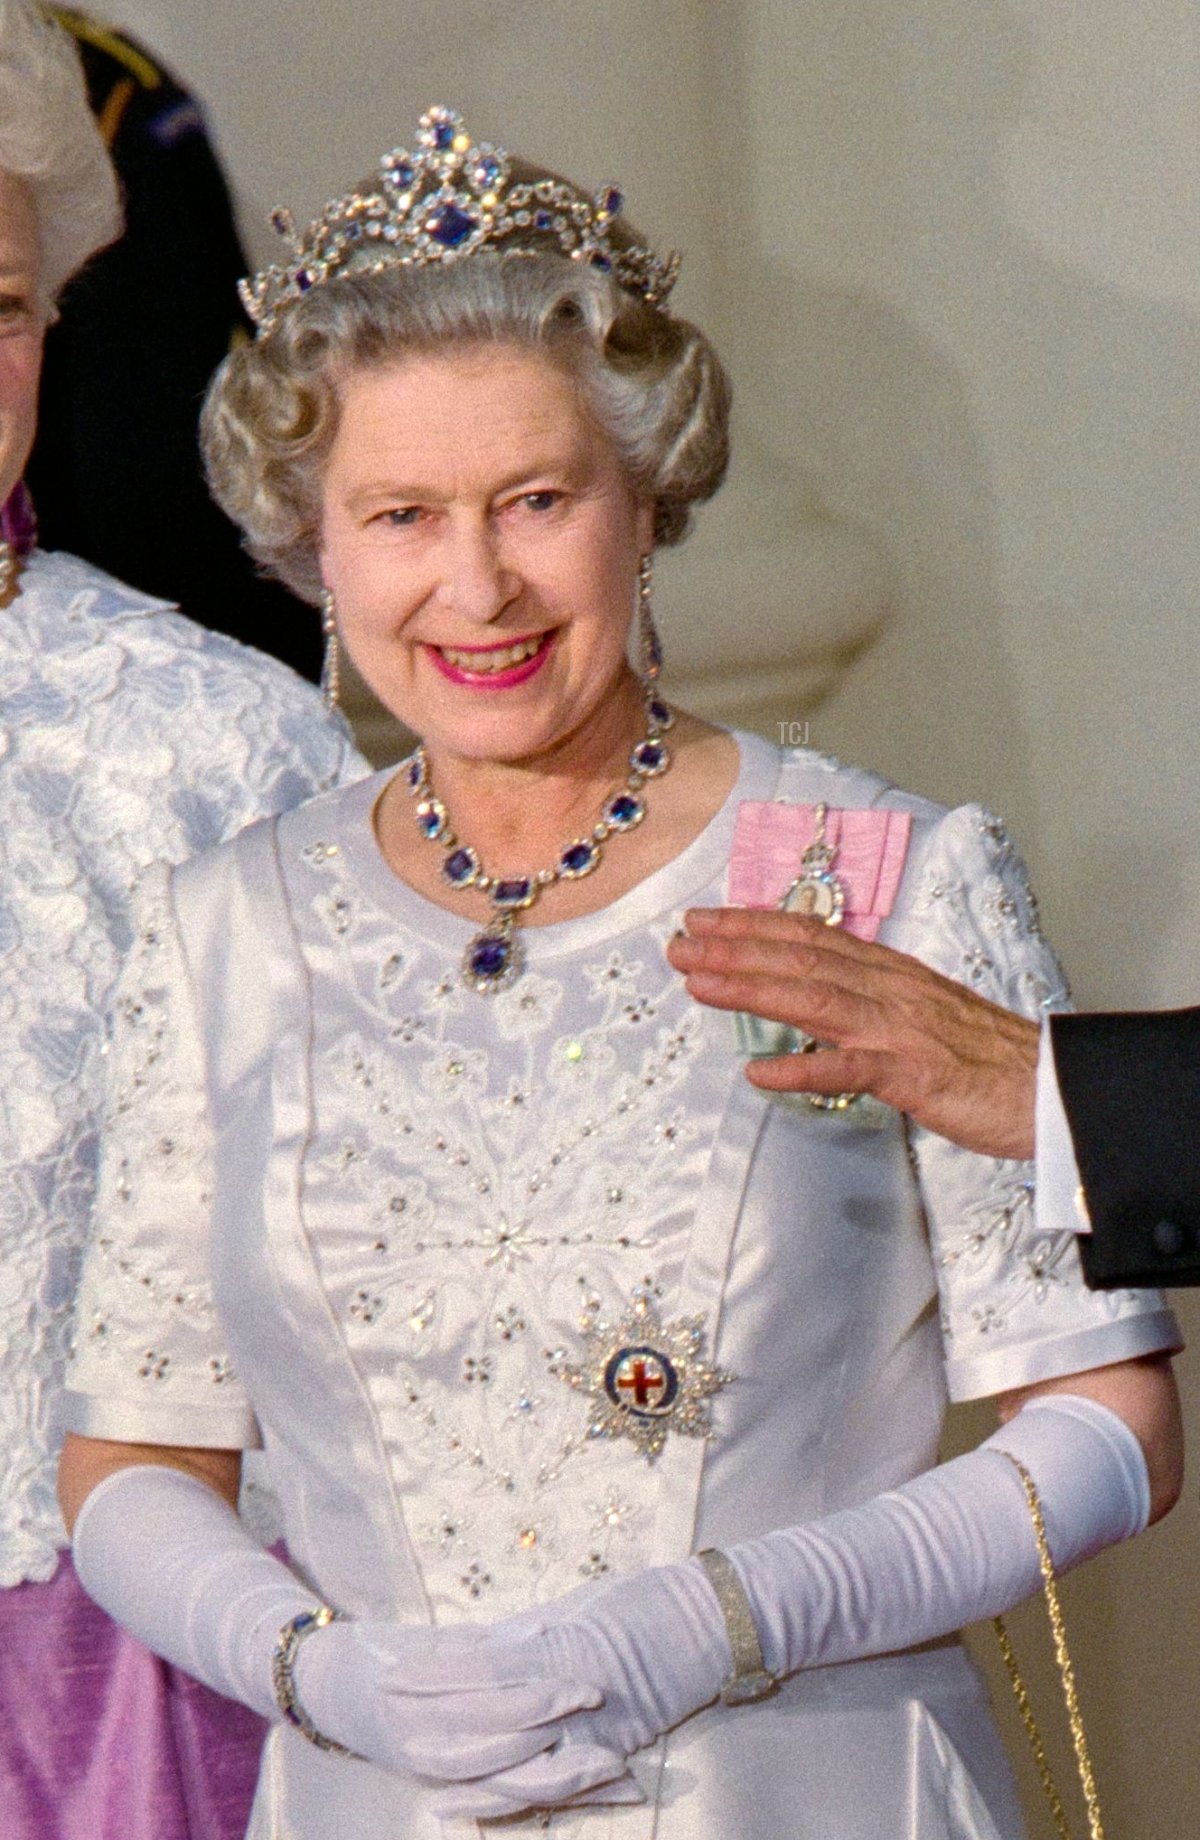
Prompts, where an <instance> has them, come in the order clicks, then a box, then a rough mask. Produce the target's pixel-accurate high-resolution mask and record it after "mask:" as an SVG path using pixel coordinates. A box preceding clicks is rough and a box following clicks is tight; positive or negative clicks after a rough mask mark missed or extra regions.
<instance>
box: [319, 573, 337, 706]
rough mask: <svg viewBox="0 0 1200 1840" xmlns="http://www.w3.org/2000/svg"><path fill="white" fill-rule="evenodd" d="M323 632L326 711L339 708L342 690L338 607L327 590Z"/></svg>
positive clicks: (322, 668)
mask: <svg viewBox="0 0 1200 1840" xmlns="http://www.w3.org/2000/svg"><path fill="white" fill-rule="evenodd" d="M321 631H322V632H323V633H324V635H325V656H324V658H323V659H322V661H321V695H322V696H323V697H324V698H325V707H326V709H328V710H330V711H332V710H334V709H336V708H337V706H338V692H339V691H340V689H341V659H340V657H339V654H338V627H337V607H336V605H335V603H334V598H333V594H332V592H331V591H330V589H328V588H326V590H325V592H324V594H322V596H321Z"/></svg>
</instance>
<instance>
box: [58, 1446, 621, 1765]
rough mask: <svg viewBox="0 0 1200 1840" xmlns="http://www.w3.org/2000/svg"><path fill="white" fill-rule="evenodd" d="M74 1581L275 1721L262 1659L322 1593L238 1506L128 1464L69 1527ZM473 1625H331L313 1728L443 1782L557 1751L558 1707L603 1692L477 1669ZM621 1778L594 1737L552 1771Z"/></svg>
mask: <svg viewBox="0 0 1200 1840" xmlns="http://www.w3.org/2000/svg"><path fill="white" fill-rule="evenodd" d="M74 1558H75V1567H76V1570H77V1572H78V1574H79V1577H80V1579H81V1581H82V1583H83V1585H84V1588H85V1589H86V1590H87V1591H88V1592H89V1593H90V1595H91V1596H92V1597H94V1598H95V1600H96V1602H97V1603H98V1604H100V1606H101V1607H102V1608H103V1609H105V1610H107V1611H108V1613H109V1615H110V1616H112V1617H114V1618H115V1619H116V1621H117V1622H118V1623H121V1624H123V1625H124V1627H125V1628H126V1629H129V1630H131V1631H132V1632H133V1634H134V1635H136V1636H138V1637H139V1638H140V1639H141V1640H142V1641H143V1642H145V1643H146V1645H147V1647H149V1648H152V1649H153V1650H154V1652H155V1653H156V1654H158V1655H162V1656H163V1657H165V1659H166V1660H168V1661H172V1662H174V1663H175V1664H176V1665H177V1666H178V1667H181V1668H183V1669H185V1670H186V1671H187V1672H188V1673H189V1674H194V1675H195V1676H196V1677H197V1679H199V1680H203V1681H204V1682H205V1683H206V1684H207V1685H208V1686H210V1687H214V1688H215V1689H216V1690H217V1692H218V1693H224V1694H227V1695H228V1696H229V1697H231V1698H233V1699H239V1700H241V1701H242V1703H243V1704H244V1705H247V1706H250V1707H252V1708H253V1710H254V1711H255V1712H258V1713H261V1714H262V1716H263V1717H264V1718H268V1719H275V1720H277V1719H278V1718H279V1717H280V1711H279V1707H278V1706H277V1704H276V1702H275V1696H274V1692H273V1688H272V1683H271V1658H272V1654H273V1652H274V1649H275V1646H276V1643H277V1641H278V1638H279V1632H280V1630H281V1628H282V1627H283V1625H284V1624H285V1623H287V1622H289V1621H290V1619H291V1618H292V1617H294V1616H297V1615H299V1614H300V1613H301V1612H302V1611H306V1610H313V1609H315V1608H316V1607H317V1600H316V1599H315V1598H314V1596H313V1594H312V1592H311V1591H310V1590H308V1589H307V1588H306V1587H305V1586H304V1585H303V1584H302V1583H301V1582H300V1580H299V1579H298V1578H296V1577H295V1575H294V1574H293V1573H292V1572H290V1571H289V1570H288V1568H287V1566H286V1565H284V1564H283V1563H282V1562H281V1561H280V1560H278V1559H276V1558H275V1557H274V1556H273V1555H272V1554H271V1553H269V1552H264V1551H263V1549H262V1548H261V1547H260V1546H259V1545H258V1544H257V1543H256V1542H255V1540H254V1539H253V1538H252V1537H251V1535H250V1534H248V1533H247V1532H246V1530H245V1528H244V1527H243V1526H242V1524H241V1522H240V1521H239V1520H238V1517H237V1515H236V1514H234V1512H233V1510H232V1509H231V1508H230V1507H229V1506H228V1505H227V1504H226V1503H225V1502H224V1501H222V1500H221V1498H220V1496H218V1495H216V1494H215V1493H214V1492H213V1491H212V1490H211V1489H210V1488H208V1487H207V1486H206V1485H205V1484H204V1483H203V1482H200V1481H199V1480H198V1479H197V1478H196V1477H193V1476H187V1475H185V1474H184V1473H183V1472H182V1471H181V1470H177V1469H171V1468H167V1467H165V1466H164V1467H160V1466H158V1465H148V1464H145V1465H143V1464H137V1465H133V1466H131V1467H130V1468H127V1469H122V1470H118V1471H117V1472H116V1473H115V1474H114V1475H110V1476H107V1477H105V1479H104V1481H103V1482H101V1483H100V1484H99V1485H98V1486H97V1487H96V1488H95V1489H93V1491H92V1493H91V1494H90V1495H89V1496H88V1498H87V1500H86V1501H85V1503H84V1505H83V1509H82V1511H81V1512H80V1515H79V1519H78V1521H77V1522H76V1526H75V1539H74ZM476 1636H477V1631H475V1630H473V1629H472V1628H470V1627H469V1626H460V1627H458V1628H455V1629H448V1630H438V1629H430V1628H429V1627H427V1626H424V1625H420V1624H400V1623H387V1622H371V1621H363V1622H349V1621H347V1622H341V1621H339V1622H336V1623H331V1624H329V1625H328V1626H327V1627H325V1628H324V1629H320V1630H318V1631H317V1632H316V1633H314V1634H312V1635H310V1636H309V1637H307V1638H306V1639H305V1641H304V1642H303V1643H301V1645H300V1648H299V1652H298V1655H297V1658H296V1663H295V1668H294V1676H293V1677H294V1680H295V1684H296V1689H297V1692H298V1695H299V1699H300V1703H301V1705H302V1706H303V1708H304V1711H305V1713H306V1714H307V1715H308V1717H309V1719H310V1720H311V1721H312V1723H313V1724H314V1725H315V1726H316V1728H317V1729H318V1731H320V1732H321V1733H322V1734H323V1735H324V1736H326V1737H328V1738H332V1739H334V1740H336V1741H337V1742H338V1743H339V1744H342V1745H344V1746H346V1748H347V1749H348V1750H352V1751H355V1752H357V1753H358V1755H359V1756H361V1757H365V1758H367V1759H368V1760H369V1761H370V1762H372V1763H377V1764H380V1765H382V1766H383V1767H384V1768H385V1769H391V1770H396V1771H399V1772H401V1773H402V1774H404V1775H408V1776H414V1777H419V1778H421V1779H422V1780H428V1781H436V1782H439V1783H444V1782H450V1781H456V1780H458V1779H460V1778H468V1777H475V1776H480V1775H482V1774H484V1773H485V1772H487V1771H493V1770H503V1769H506V1768H508V1767H511V1766H512V1765H515V1764H518V1763H520V1762H521V1761H523V1760H524V1759H526V1758H528V1757H530V1756H532V1755H534V1754H535V1753H536V1752H538V1751H540V1750H543V1749H545V1748H546V1747H547V1746H549V1745H552V1744H553V1743H554V1742H555V1741H556V1739H557V1738H558V1737H559V1736H560V1735H561V1731H562V1726H561V1720H562V1718H563V1716H564V1714H566V1713H569V1712H571V1711H575V1710H578V1709H579V1708H581V1707H585V1706H595V1705H598V1704H599V1700H600V1694H599V1692H598V1690H596V1689H595V1688H592V1687H591V1686H589V1685H587V1684H584V1685H582V1686H578V1685H576V1684H575V1683H574V1682H571V1681H566V1680H561V1681H555V1680H552V1679H551V1678H550V1676H549V1674H548V1673H546V1672H545V1671H544V1670H543V1672H542V1673H541V1675H540V1677H535V1676H533V1675H531V1674H530V1672H529V1660H530V1659H531V1658H530V1657H528V1656H517V1655H514V1654H513V1653H512V1652H511V1651H510V1652H508V1653H504V1654H502V1653H500V1652H499V1651H498V1650H497V1651H495V1652H494V1654H493V1657H492V1660H493V1664H494V1665H493V1666H492V1667H491V1668H490V1669H489V1668H488V1667H487V1666H486V1665H485V1666H483V1667H481V1666H480V1659H479V1654H478V1642H477V1640H476ZM581 1766H582V1767H583V1769H584V1772H585V1774H586V1775H587V1778H588V1781H589V1783H590V1782H593V1781H602V1780H603V1779H604V1778H605V1775H606V1774H607V1775H608V1776H619V1775H620V1774H621V1773H622V1770H623V1767H624V1765H623V1759H619V1758H618V1759H615V1760H610V1759H608V1758H607V1757H600V1756H597V1755H596V1754H594V1753H593V1752H592V1750H591V1749H590V1747H589V1746H587V1745H581V1746H579V1747H577V1748H576V1749H575V1751H574V1754H573V1755H572V1756H571V1757H570V1758H565V1759H563V1760H562V1761H560V1762H558V1763H556V1764H552V1765H551V1766H550V1767H549V1769H548V1771H547V1780H548V1781H549V1782H551V1783H552V1784H555V1785H556V1786H557V1787H558V1790H559V1793H560V1794H562V1795H570V1794H572V1793H574V1792H575V1791H574V1788H573V1787H572V1785H573V1784H574V1782H575V1778H576V1776H577V1775H578V1773H579V1769H580V1767H581Z"/></svg>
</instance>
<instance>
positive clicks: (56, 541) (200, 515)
mask: <svg viewBox="0 0 1200 1840" xmlns="http://www.w3.org/2000/svg"><path fill="white" fill-rule="evenodd" d="M52 10H53V11H54V13H55V16H56V17H57V18H58V19H59V21H60V22H61V24H62V25H64V26H65V27H66V28H67V30H68V31H69V32H70V33H71V34H72V36H73V37H74V38H75V39H76V42H77V43H78V45H79V48H80V53H81V56H82V59H83V64H84V70H85V73H86V76H87V83H88V93H89V97H90V99H91V104H92V108H93V110H94V112H95V114H96V117H97V120H98V122H99V124H100V128H101V132H102V133H103V135H104V139H105V141H106V143H107V145H108V147H109V150H110V152H111V153H112V156H113V161H114V164H115V166H116V168H117V173H118V175H119V177H120V180H121V187H122V191H123V193H124V200H125V214H126V222H127V229H126V232H125V235H124V236H123V237H122V238H121V239H120V241H119V242H118V243H116V244H114V246H113V247H112V248H111V249H108V250H106V251H105V252H104V253H103V254H101V255H100V256H98V257H97V258H96V259H95V260H94V261H93V262H92V263H90V264H89V266H88V268H87V269H86V271H85V272H84V274H83V275H82V276H80V278H79V279H78V280H77V281H76V282H75V283H74V284H73V286H72V287H71V288H70V289H69V290H68V293H67V296H66V298H65V300H64V302H63V306H62V317H61V320H60V321H59V323H58V324H57V325H56V326H54V327H53V328H52V329H51V331H50V333H49V335H48V337H47V341H46V359H45V368H44V375H43V385H42V405H41V415H40V422H39V429H38V437H37V443H36V445H35V448H34V451H33V456H32V459H31V461H30V465H29V468H28V471H27V479H28V482H29V486H30V489H31V491H32V493H33V498H34V503H35V505H36V507H37V512H38V521H39V527H40V535H41V541H42V543H43V545H44V547H46V548H47V549H56V550H57V549H63V550H69V551H71V552H72V553H73V554H75V555H78V556H84V557H86V558H87V560H88V561H89V562H93V563H96V564H97V565H98V566H99V567H101V568H103V569H107V570H108V571H109V572H110V573H111V574H113V575H115V576H117V577H118V578H119V579H121V580H123V581H130V582H133V583H135V584H136V586H137V587H139V588H141V589H144V590H145V591H146V592H148V593H152V594H158V595H161V596H163V598H165V599H169V600H172V601H177V602H178V603H179V604H180V605H181V606H182V607H183V609H184V611H185V612H186V613H187V614H189V615H190V616H191V617H192V618H193V619H195V620H198V621H200V622H201V623H202V624H203V625H205V626H209V627H212V628H214V629H215V630H216V631H219V632H227V633H232V634H233V635H234V637H235V638H238V639H241V640H243V641H245V642H246V643H247V644H250V645H255V646H258V647H259V649H260V650H262V651H266V652H272V653H273V654H274V655H275V656H276V657H277V658H282V659H283V660H284V661H285V662H286V663H288V664H290V665H292V666H293V667H294V668H296V669H297V670H299V671H301V672H303V674H304V675H305V676H307V677H310V678H316V677H317V675H318V674H319V671H320V634H319V631H318V624H317V621H316V620H315V619H314V617H313V615H312V613H311V611H310V610H309V609H308V608H306V607H303V606H302V605H301V604H300V603H299V602H298V601H296V600H295V599H294V598H293V597H292V596H291V595H290V594H289V593H288V592H287V591H286V590H285V589H284V588H282V587H280V586H278V585H277V584H276V583H274V582H265V581H263V580H261V579H260V578H259V577H258V576H257V575H256V574H255V571H254V568H253V565H252V564H251V562H250V561H249V559H248V558H247V557H246V555H245V554H244V553H243V551H242V549H241V545H240V542H239V539H238V536H237V533H236V532H235V531H234V529H233V526H232V525H231V524H230V523H229V522H228V521H227V519H226V518H225V517H224V516H223V515H222V513H221V512H219V511H218V510H217V509H216V507H215V506H214V505H213V503H212V501H211V500H210V498H209V496H208V492H207V490H206V488H205V485H204V481H203V478H202V475H201V469H200V458H199V452H198V448H197V440H196V424H197V418H198V415H199V410H200V403H201V400H202V398H203V395H204V391H205V388H206V386H207V384H208V380H209V378H210V376H211V375H212V373H213V371H214V370H215V369H216V367H217V365H218V364H219V363H220V361H221V359H222V358H223V357H224V356H225V354H226V352H227V351H228V350H229V346H230V342H231V340H233V339H235V338H238V337H241V336H244V331H245V323H244V321H243V319H242V315H241V309H240V307H239V304H238V298H237V292H236V287H237V281H238V277H239V276H241V275H244V274H245V273H246V271H247V268H248V266H249V265H248V263H247V260H246V257H245V255H244V253H243V251H242V248H241V245H240V243H239V240H238V234H237V230H236V227H235V224H234V218H233V210H232V206H231V204H230V199H229V193H228V190H227V188H226V185H225V180H224V177H223V175H222V173H221V169H220V167H219V165H218V163H217V160H216V156H215V154H214V153H213V150H212V147H211V145H210V144H209V140H208V136H207V133H206V130H205V124H204V118H203V115H202V113H201V110H200V108H199V106H198V104H197V103H196V101H195V100H194V98H193V97H192V96H190V95H189V94H188V93H187V91H186V90H184V89H183V88H182V87H181V86H180V85H179V84H178V83H177V82H176V81H175V79H174V78H173V77H172V76H171V75H170V74H169V73H168V72H167V71H166V70H164V69H163V67H162V65H161V64H159V63H158V62H157V60H156V59H154V58H152V57H151V56H149V55H148V54H147V53H146V52H145V51H144V50H143V49H142V48H141V46H140V45H138V44H137V43H136V42H135V41H134V40H132V39H130V38H128V37H127V36H125V35H124V34H121V33H117V32H114V31H112V30H110V29H109V28H108V27H106V26H102V25H100V24H99V23H98V22H97V21H95V20H93V19H92V18H90V17H89V16H88V15H87V14H85V13H79V12H76V11H74V10H73V9H67V8H54V9H52Z"/></svg>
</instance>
